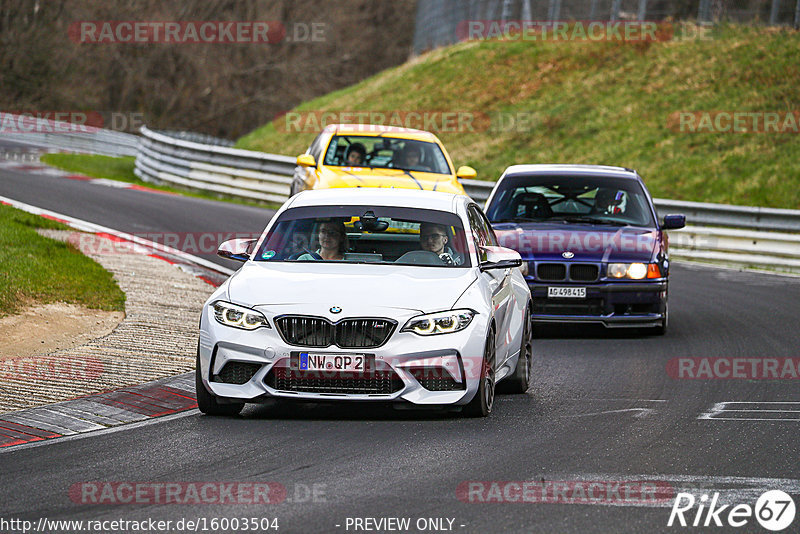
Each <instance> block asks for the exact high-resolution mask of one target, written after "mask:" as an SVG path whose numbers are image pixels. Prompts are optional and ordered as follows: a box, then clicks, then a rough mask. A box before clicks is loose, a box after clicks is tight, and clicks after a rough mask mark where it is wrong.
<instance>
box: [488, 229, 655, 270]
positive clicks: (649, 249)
mask: <svg viewBox="0 0 800 534" xmlns="http://www.w3.org/2000/svg"><path fill="white" fill-rule="evenodd" d="M492 227H493V228H494V230H495V233H496V234H497V238H498V240H499V241H500V245H502V246H504V247H508V248H511V249H514V250H517V251H519V253H520V255H521V256H522V258H523V259H525V260H527V261H531V260H535V261H547V260H563V259H564V258H565V257H567V259H570V260H571V261H593V262H595V261H605V262H643V263H647V262H649V261H651V260H652V259H653V257H654V255H655V251H656V250H657V249H658V248H659V247H660V240H661V234H660V232H659V231H658V230H655V229H653V228H642V227H636V226H622V227H620V226H604V225H583V224H561V223H529V222H521V223H506V222H503V223H494V224H492ZM564 253H567V256H564V255H563V254H564ZM570 253H572V254H573V256H570V255H569V254H570Z"/></svg>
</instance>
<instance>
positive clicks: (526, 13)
mask: <svg viewBox="0 0 800 534" xmlns="http://www.w3.org/2000/svg"><path fill="white" fill-rule="evenodd" d="M797 2H798V4H797V5H800V0H797ZM522 20H528V21H529V20H531V0H525V1H524V2H523V3H522Z"/></svg>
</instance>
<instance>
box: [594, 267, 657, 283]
mask: <svg viewBox="0 0 800 534" xmlns="http://www.w3.org/2000/svg"><path fill="white" fill-rule="evenodd" d="M607 272H608V277H609V278H630V279H631V280H642V279H643V278H661V276H662V275H661V269H660V268H659V267H658V264H656V263H609V264H608V271H607Z"/></svg>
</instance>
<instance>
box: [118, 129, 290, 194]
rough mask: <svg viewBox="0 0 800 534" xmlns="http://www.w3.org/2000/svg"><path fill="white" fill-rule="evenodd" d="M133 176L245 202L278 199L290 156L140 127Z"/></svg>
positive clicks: (284, 188)
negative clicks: (207, 142)
mask: <svg viewBox="0 0 800 534" xmlns="http://www.w3.org/2000/svg"><path fill="white" fill-rule="evenodd" d="M141 133H142V142H141V145H140V149H139V153H138V154H137V156H136V167H135V170H134V172H135V173H136V176H138V177H139V178H141V179H142V180H144V181H146V182H153V183H162V184H167V185H178V186H182V187H189V188H192V189H200V190H203V191H210V192H214V193H221V194H224V195H230V196H234V197H238V198H245V199H249V200H262V201H267V202H278V203H282V202H284V201H285V200H286V199H287V198H288V196H289V185H290V183H291V176H292V173H293V172H294V168H295V166H296V163H295V158H290V157H288V156H280V155H276V154H266V153H263V152H254V151H252V150H240V149H236V148H229V147H225V146H219V145H208V144H202V143H197V142H194V141H186V140H184V139H178V138H176V137H173V136H170V135H165V134H164V133H161V132H156V131H153V130H150V129H149V128H147V127H146V126H143V127H142V128H141Z"/></svg>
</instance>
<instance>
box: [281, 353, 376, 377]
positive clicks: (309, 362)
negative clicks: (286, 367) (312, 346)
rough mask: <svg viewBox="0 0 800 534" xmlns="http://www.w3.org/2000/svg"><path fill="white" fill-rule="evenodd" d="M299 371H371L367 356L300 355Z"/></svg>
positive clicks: (298, 361)
mask: <svg viewBox="0 0 800 534" xmlns="http://www.w3.org/2000/svg"><path fill="white" fill-rule="evenodd" d="M297 363H298V367H297V368H298V369H300V370H301V371H349V372H355V373H363V372H366V371H368V370H369V369H370V365H369V356H368V355H367V354H318V353H315V352H301V353H299V354H298V360H297Z"/></svg>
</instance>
